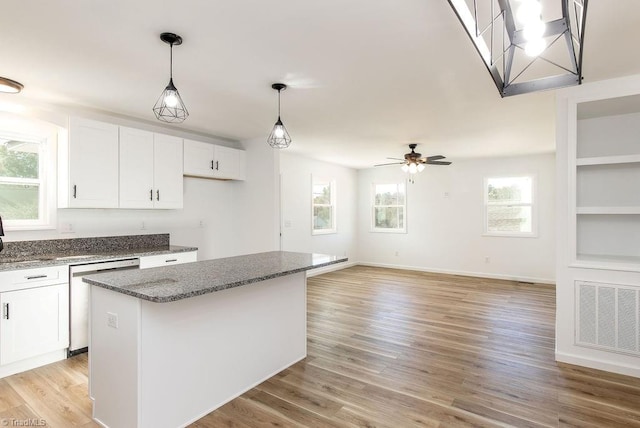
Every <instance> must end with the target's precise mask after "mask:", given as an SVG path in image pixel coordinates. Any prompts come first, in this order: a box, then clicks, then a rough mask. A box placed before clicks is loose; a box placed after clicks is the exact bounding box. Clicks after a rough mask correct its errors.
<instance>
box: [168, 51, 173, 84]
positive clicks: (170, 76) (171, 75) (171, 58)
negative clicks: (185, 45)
mask: <svg viewBox="0 0 640 428" xmlns="http://www.w3.org/2000/svg"><path fill="white" fill-rule="evenodd" d="M169 46H170V48H169V79H171V80H173V43H171V44H169Z"/></svg>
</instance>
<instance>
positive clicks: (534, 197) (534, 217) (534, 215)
mask: <svg viewBox="0 0 640 428" xmlns="http://www.w3.org/2000/svg"><path fill="white" fill-rule="evenodd" d="M506 178H530V179H531V203H522V202H518V203H503V204H500V203H493V204H489V192H488V187H489V180H492V179H506ZM537 183H538V176H537V174H533V173H528V174H505V175H492V176H487V177H484V181H483V186H482V192H483V211H484V212H483V229H482V230H483V233H482V236H494V237H504V238H537V237H538V194H537V192H538V184H537ZM500 205H506V206H515V207H531V232H510V231H489V206H500Z"/></svg>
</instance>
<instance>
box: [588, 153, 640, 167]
mask: <svg viewBox="0 0 640 428" xmlns="http://www.w3.org/2000/svg"><path fill="white" fill-rule="evenodd" d="M617 163H640V155H622V156H598V157H589V158H577V159H576V166H585V165H612V164H617Z"/></svg>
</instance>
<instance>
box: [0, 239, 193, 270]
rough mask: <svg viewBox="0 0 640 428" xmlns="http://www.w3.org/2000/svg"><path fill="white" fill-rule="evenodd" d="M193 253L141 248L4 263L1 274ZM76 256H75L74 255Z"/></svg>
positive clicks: (181, 249) (183, 249) (176, 247)
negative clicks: (71, 257)
mask: <svg viewBox="0 0 640 428" xmlns="http://www.w3.org/2000/svg"><path fill="white" fill-rule="evenodd" d="M192 251H198V248H197V247H185V246H180V245H171V246H170V247H169V248H168V249H163V250H158V249H156V250H154V249H153V248H149V249H148V250H145V249H144V248H140V249H139V251H136V250H135V249H133V250H123V251H122V253H118V254H98V255H96V256H91V257H83V258H81V259H71V260H70V259H66V260H56V259H51V260H34V261H33V262H31V261H25V262H4V263H0V273H3V272H13V271H18V270H27V269H38V268H45V267H53V266H67V265H83V264H89V263H99V262H108V261H111V260H121V259H130V258H137V257H147V256H157V255H162V254H174V253H189V252H192ZM74 255H75V254H74ZM57 256H58V257H66V255H64V254H58V255H57Z"/></svg>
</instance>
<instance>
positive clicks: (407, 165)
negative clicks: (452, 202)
mask: <svg viewBox="0 0 640 428" xmlns="http://www.w3.org/2000/svg"><path fill="white" fill-rule="evenodd" d="M416 147H418V145H417V144H409V148H410V149H411V153H407V154H405V155H404V159H399V158H387V159H392V160H397V161H400V162H391V163H381V164H378V165H374V166H386V165H402V170H403V171H404V172H409V173H411V174H415V173H416V172H421V171H422V170H423V169H424V168H425V165H451V162H448V161H442V160H440V159H445V156H442V155H435V156H428V157H424V158H423V157H422V154H421V153H417V152H416V151H415V148H416Z"/></svg>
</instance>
